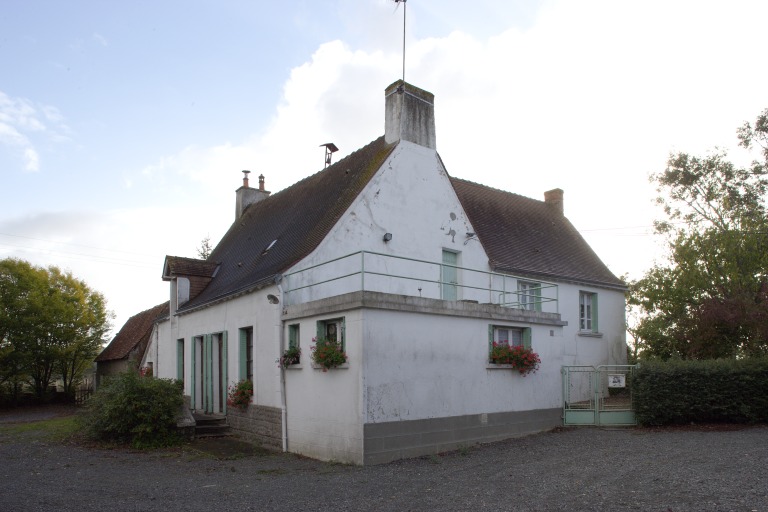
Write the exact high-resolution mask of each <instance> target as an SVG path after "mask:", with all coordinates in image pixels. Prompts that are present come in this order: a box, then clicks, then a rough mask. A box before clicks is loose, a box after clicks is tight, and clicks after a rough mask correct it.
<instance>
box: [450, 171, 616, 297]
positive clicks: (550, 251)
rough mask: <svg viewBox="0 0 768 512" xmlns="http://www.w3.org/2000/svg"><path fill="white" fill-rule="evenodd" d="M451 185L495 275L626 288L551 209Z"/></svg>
mask: <svg viewBox="0 0 768 512" xmlns="http://www.w3.org/2000/svg"><path fill="white" fill-rule="evenodd" d="M451 183H452V185H453V188H454V190H455V191H456V195H457V196H458V197H459V201H460V202H461V205H462V207H463V208H464V211H465V212H466V213H467V216H468V217H469V220H470V222H471V223H472V226H473V227H474V229H475V231H476V232H477V237H478V239H479V240H480V243H481V244H483V247H484V248H485V250H486V252H487V254H488V258H489V259H490V265H491V268H493V269H494V270H496V271H502V272H509V273H514V274H524V275H531V276H537V277H540V278H541V279H565V280H570V281H576V282H580V283H589V284H594V285H599V286H608V287H611V288H620V289H624V288H625V285H624V283H623V282H622V281H621V280H620V279H619V278H617V277H616V276H615V275H613V273H612V272H611V271H610V270H609V269H608V267H606V266H605V264H604V263H603V262H602V261H601V260H600V258H599V257H598V256H597V254H595V252H594V251H593V250H592V248H591V247H590V246H589V245H588V244H587V242H586V241H585V240H584V238H582V236H581V235H580V234H579V232H578V231H577V230H576V228H575V227H573V225H572V224H571V223H570V221H568V219H566V218H565V216H564V215H562V214H561V213H560V212H558V211H557V210H556V209H555V208H554V207H553V206H551V205H548V204H546V203H545V202H544V201H537V200H535V199H530V198H528V197H524V196H521V195H518V194H513V193H511V192H505V191H503V190H498V189H494V188H491V187H487V186H485V185H480V184H477V183H473V182H471V181H466V180H461V179H458V178H451Z"/></svg>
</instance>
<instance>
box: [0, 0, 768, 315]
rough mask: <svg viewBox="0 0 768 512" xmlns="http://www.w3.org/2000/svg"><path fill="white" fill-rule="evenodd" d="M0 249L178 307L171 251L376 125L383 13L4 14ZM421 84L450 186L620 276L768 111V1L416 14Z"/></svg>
mask: <svg viewBox="0 0 768 512" xmlns="http://www.w3.org/2000/svg"><path fill="white" fill-rule="evenodd" d="M1 3H2V16H0V191H2V203H1V204H2V208H1V209H0V258H4V257H18V258H22V259H25V260H28V261H31V262H33V263H35V264H38V265H50V264H53V265H58V266H60V267H62V268H65V269H69V270H71V271H72V272H73V273H74V274H75V275H76V276H78V277H80V278H82V279H84V280H85V281H86V282H87V283H88V284H89V285H90V286H92V287H93V288H95V289H97V290H99V291H101V292H102V293H104V294H105V296H106V297H107V299H108V301H109V307H110V308H111V309H112V310H113V311H114V312H115V315H116V318H115V327H116V328H119V327H120V326H121V325H122V323H123V322H124V321H125V320H126V319H127V318H128V317H129V316H131V315H133V314H135V313H137V312H139V311H141V310H144V309H147V308H149V307H151V306H153V305H155V304H158V303H160V302H162V301H164V300H166V299H167V296H168V286H167V284H166V283H164V282H162V281H161V278H160V276H161V272H162V263H163V258H164V257H165V255H166V254H172V255H179V256H195V254H196V248H197V247H198V246H199V244H200V241H201V240H202V239H203V238H204V237H206V236H210V238H211V240H212V241H213V242H214V243H215V242H217V241H218V240H219V238H221V236H222V235H223V234H224V232H225V231H226V229H227V228H228V227H229V225H230V223H231V222H232V220H233V219H234V200H235V194H234V191H235V189H236V188H237V187H239V186H240V184H241V178H242V174H241V172H240V171H241V170H243V169H250V170H251V171H253V172H254V173H255V174H254V175H258V174H259V173H262V174H264V175H265V176H266V186H267V189H268V190H271V191H273V192H276V191H278V190H280V189H283V188H285V187H286V186H288V185H290V184H292V183H294V182H296V181H297V180H299V179H301V178H304V177H306V176H308V175H310V174H312V173H314V172H317V171H318V170H320V169H321V168H322V164H323V153H322V149H321V148H318V145H319V144H322V143H325V142H334V143H335V144H336V145H337V146H338V147H339V148H340V152H339V153H337V155H336V158H339V157H342V156H344V155H346V154H348V153H350V152H352V151H354V150H355V149H357V148H359V147H361V146H363V145H364V144H366V143H368V142H369V141H371V140H373V139H375V138H376V137H378V136H380V135H381V134H383V132H384V125H383V119H384V89H385V87H386V86H387V85H389V84H390V83H391V82H393V81H395V80H396V79H398V78H400V75H401V73H402V37H403V33H402V30H403V25H402V23H403V17H402V7H400V8H398V9H396V5H395V3H394V2H393V0H325V1H323V2H320V1H315V0H285V1H282V2H266V1H258V0H237V1H235V0H217V1H213V0H186V1H184V2H181V1H176V0H168V1H163V2H157V1H148V0H134V1H131V2H103V1H97V0H90V1H89V0H68V1H66V2H63V1H60V0H1ZM407 6H408V7H407V33H406V48H407V49H406V63H405V78H406V80H407V81H409V82H411V83H413V84H414V85H417V86H419V87H421V88H423V89H427V90H429V91H431V92H432V93H434V94H435V103H436V105H435V109H436V114H435V115H436V118H437V147H438V151H439V152H440V154H441V156H442V158H443V161H444V162H445V164H446V166H447V168H448V172H449V173H450V174H451V175H453V176H456V177H460V178H466V179H470V180H473V181H477V182H480V183H484V184H487V185H490V186H493V187H497V188H501V189H505V190H509V191H512V192H517V193H520V194H523V195H526V196H529V197H534V198H537V199H543V192H544V191H545V190H549V189H552V188H555V187H560V188H562V189H564V190H565V211H566V215H567V216H568V217H569V219H570V220H571V221H572V222H573V223H574V224H575V226H576V227H577V228H578V229H579V230H580V231H581V233H582V234H583V235H584V237H585V238H586V239H587V241H588V242H589V243H590V244H591V245H592V247H593V248H594V249H595V250H596V252H597V253H598V254H599V255H600V256H601V257H602V258H603V260H604V261H605V262H606V264H607V265H608V266H609V267H610V268H611V270H612V271H613V272H614V273H615V274H617V275H622V274H625V273H626V274H628V275H629V276H630V277H639V276H640V275H641V274H642V272H643V271H644V270H645V269H646V268H648V267H649V266H650V265H651V264H652V263H653V261H654V259H658V258H660V257H662V252H661V251H660V247H659V244H658V243H657V242H656V241H655V238H654V237H653V236H652V234H651V233H652V230H651V224H652V221H653V219H654V218H657V217H658V216H659V212H658V211H656V209H655V208H654V207H653V204H652V200H653V198H654V196H655V194H654V191H653V189H652V187H651V186H650V185H649V183H648V175H649V174H650V173H652V172H658V171H660V170H663V169H664V166H665V162H666V159H667V157H668V155H669V153H670V152H673V151H686V152H690V153H695V154H705V153H706V152H707V151H711V150H713V149H714V148H715V147H720V148H723V149H727V150H729V154H730V155H731V156H732V158H733V159H734V160H736V161H748V160H749V159H750V158H752V156H751V155H749V154H747V153H745V152H743V151H742V150H739V149H737V148H736V142H737V140H736V136H735V130H736V128H737V127H738V126H739V125H741V124H742V123H743V122H744V121H747V120H749V121H753V120H754V118H755V117H756V115H757V114H758V113H759V112H760V111H762V110H763V109H764V108H766V107H768V68H767V67H766V65H765V20H766V19H768V2H765V1H762V0H755V1H750V2H746V1H738V0H730V1H728V2H723V1H708V0H696V1H675V0H664V1H656V0H644V1H643V2H637V1H621V0H610V1H601V0H580V1H576V0H540V1H534V0H505V1H500V0H473V1H471V2H470V1H459V0H410V1H409V2H408V4H407Z"/></svg>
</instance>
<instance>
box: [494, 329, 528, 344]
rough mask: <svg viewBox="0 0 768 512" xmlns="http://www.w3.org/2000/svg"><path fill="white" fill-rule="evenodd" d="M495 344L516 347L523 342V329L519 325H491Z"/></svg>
mask: <svg viewBox="0 0 768 512" xmlns="http://www.w3.org/2000/svg"><path fill="white" fill-rule="evenodd" d="M491 341H492V342H493V343H496V344H497V345H509V346H510V347H517V346H521V345H522V344H523V329H521V328H519V327H501V326H494V327H493V339H492V340H491Z"/></svg>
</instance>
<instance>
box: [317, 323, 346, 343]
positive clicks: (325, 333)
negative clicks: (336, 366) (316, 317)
mask: <svg viewBox="0 0 768 512" xmlns="http://www.w3.org/2000/svg"><path fill="white" fill-rule="evenodd" d="M317 337H318V338H325V339H328V340H333V341H338V342H339V343H340V344H341V350H346V346H345V343H344V342H345V340H344V318H343V317H342V318H332V319H330V320H321V321H319V322H317Z"/></svg>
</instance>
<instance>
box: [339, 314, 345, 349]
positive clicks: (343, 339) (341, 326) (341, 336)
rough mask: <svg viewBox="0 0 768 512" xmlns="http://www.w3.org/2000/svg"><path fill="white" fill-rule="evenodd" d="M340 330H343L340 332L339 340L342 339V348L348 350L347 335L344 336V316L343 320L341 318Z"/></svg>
mask: <svg viewBox="0 0 768 512" xmlns="http://www.w3.org/2000/svg"><path fill="white" fill-rule="evenodd" d="M339 330H340V331H341V332H340V333H339V336H340V338H339V341H341V350H344V351H346V350H347V344H346V337H345V336H344V334H345V331H346V323H345V322H344V318H343V317H342V319H341V320H339Z"/></svg>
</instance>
